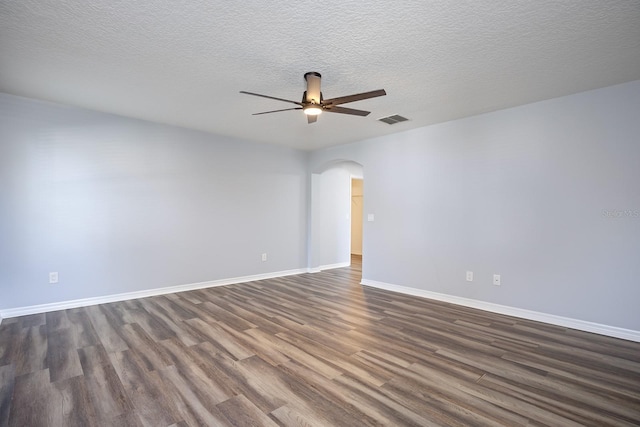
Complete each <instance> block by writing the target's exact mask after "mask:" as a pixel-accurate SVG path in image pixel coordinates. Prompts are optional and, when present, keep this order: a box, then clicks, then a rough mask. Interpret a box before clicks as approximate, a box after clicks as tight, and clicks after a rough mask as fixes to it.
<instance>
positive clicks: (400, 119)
mask: <svg viewBox="0 0 640 427" xmlns="http://www.w3.org/2000/svg"><path fill="white" fill-rule="evenodd" d="M378 120H379V121H381V122H385V123H386V124H388V125H394V124H396V123H400V122H406V121H407V120H409V119H407V118H406V117H402V116H400V115H398V114H394V115H393V116H387V117H383V118H381V119H378Z"/></svg>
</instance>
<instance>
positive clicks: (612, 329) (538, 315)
mask: <svg viewBox="0 0 640 427" xmlns="http://www.w3.org/2000/svg"><path fill="white" fill-rule="evenodd" d="M360 284H362V285H364V286H370V287H373V288H378V289H383V290H386V291H392V292H398V293H401V294H405V295H411V296H415V297H422V298H428V299H432V300H436V301H442V302H448V303H451V304H456V305H461V306H464V307H470V308H477V309H479V310H484V311H490V312H492V313H498V314H504V315H506V316H513V317H518V318H521V319H527V320H534V321H536V322H542V323H548V324H550V325H555V326H561V327H565V328H571V329H577V330H579V331H583V332H591V333H594V334H599V335H606V336H609V337H612V338H620V339H624V340H628V341H634V342H640V331H634V330H632V329H625V328H619V327H617V326H610V325H603V324H599V323H594V322H588V321H586V320H580V319H572V318H569V317H563V316H557V315H554V314H548V313H543V312H539V311H532V310H526V309H522V308H518V307H510V306H506V305H500V304H494V303H490V302H485V301H479V300H475V299H471V298H463V297H458V296H454V295H447V294H441V293H437V292H431V291H426V290H424V289H418V288H412V287H408V286H401V285H394V284H391V283H384V282H378V281H375V280H368V279H362V281H361V282H360Z"/></svg>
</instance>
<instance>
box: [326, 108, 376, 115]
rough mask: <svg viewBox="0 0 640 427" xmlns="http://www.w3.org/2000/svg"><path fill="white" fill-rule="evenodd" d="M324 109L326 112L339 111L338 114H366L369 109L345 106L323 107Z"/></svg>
mask: <svg viewBox="0 0 640 427" xmlns="http://www.w3.org/2000/svg"><path fill="white" fill-rule="evenodd" d="M324 111H326V112H327V113H340V114H351V115H352V116H362V117H364V116H368V115H369V113H370V111H364V110H356V109H354V108H345V107H325V109H324Z"/></svg>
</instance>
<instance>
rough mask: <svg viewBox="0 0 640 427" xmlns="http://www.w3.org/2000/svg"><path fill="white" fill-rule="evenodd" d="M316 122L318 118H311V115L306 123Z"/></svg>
mask: <svg viewBox="0 0 640 427" xmlns="http://www.w3.org/2000/svg"><path fill="white" fill-rule="evenodd" d="M317 121H318V116H312V115H308V116H307V123H309V124H311V123H315V122H317Z"/></svg>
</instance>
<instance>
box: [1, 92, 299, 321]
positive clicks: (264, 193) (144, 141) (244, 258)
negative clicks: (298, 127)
mask: <svg viewBox="0 0 640 427" xmlns="http://www.w3.org/2000/svg"><path fill="white" fill-rule="evenodd" d="M307 157H308V156H307V153H304V152H300V151H295V150H290V149H284V148H278V147H270V146H265V145H259V144H253V143H249V142H245V141H238V140H233V139H229V138H225V137H219V136H213V135H210V134H205V133H200V132H196V131H190V130H185V129H180V128H175V127H170V126H164V125H158V124H153V123H148V122H142V121H139V120H133V119H127V118H123V117H117V116H112V115H107V114H102V113H97V112H91V111H87V110H81V109H75V108H70V107H64V106H59V105H54V104H48V103H44V102H38V101H33V100H27V99H24V98H19V97H13V96H10V95H6V94H0V309H3V308H5V309H6V308H16V307H24V306H29V305H36V304H43V303H51V302H59V301H67V300H72V299H79V298H87V297H96V296H103V295H111V294H117V293H123V292H131V291H137V290H145V289H152V288H159V287H164V286H172V285H183V284H190V283H196V282H201V281H209V280H216V279H226V278H233V277H239V276H245V275H252V274H260V273H268V272H278V271H283V270H290V269H299V268H305V267H306V265H307V260H306V227H307V223H306V221H307V219H306V218H307V207H306V204H307ZM263 252H266V253H268V261H267V262H261V259H260V254H261V253H263ZM50 271H57V272H59V275H60V283H59V284H57V285H50V284H49V283H48V272H50Z"/></svg>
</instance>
